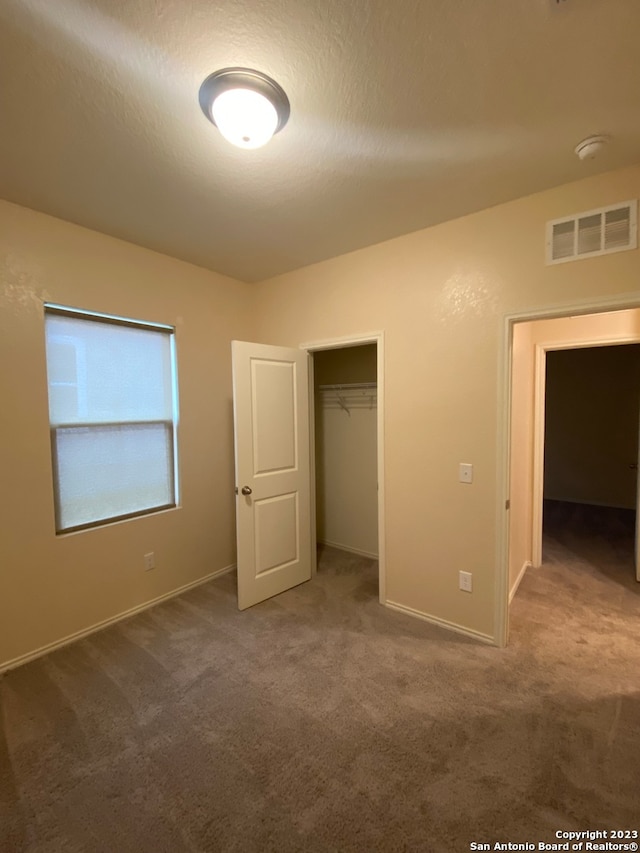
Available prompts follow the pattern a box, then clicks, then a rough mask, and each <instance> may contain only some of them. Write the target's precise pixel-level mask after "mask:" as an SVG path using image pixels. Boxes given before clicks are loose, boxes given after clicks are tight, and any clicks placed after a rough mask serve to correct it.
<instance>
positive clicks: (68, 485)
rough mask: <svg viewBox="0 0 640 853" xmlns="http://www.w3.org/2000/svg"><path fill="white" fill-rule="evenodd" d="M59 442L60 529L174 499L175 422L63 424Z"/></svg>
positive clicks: (55, 437)
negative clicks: (173, 434) (173, 432)
mask: <svg viewBox="0 0 640 853" xmlns="http://www.w3.org/2000/svg"><path fill="white" fill-rule="evenodd" d="M53 441H54V453H55V463H56V469H57V481H58V519H57V528H58V531H62V530H68V529H69V528H73V527H79V526H81V525H86V524H90V523H91V522H94V521H104V520H105V519H110V518H117V517H118V516H122V515H127V514H129V513H136V512H141V511H144V510H147V509H153V508H158V507H163V506H172V505H173V504H174V489H173V446H172V444H173V442H172V429H171V426H170V425H169V424H165V423H160V424H158V423H155V424H135V425H124V424H123V425H121V426H89V427H70V428H63V429H57V430H55V431H54V434H53Z"/></svg>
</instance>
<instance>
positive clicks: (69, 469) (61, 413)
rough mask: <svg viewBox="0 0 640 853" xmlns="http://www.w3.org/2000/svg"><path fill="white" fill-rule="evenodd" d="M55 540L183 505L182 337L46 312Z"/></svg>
mask: <svg viewBox="0 0 640 853" xmlns="http://www.w3.org/2000/svg"><path fill="white" fill-rule="evenodd" d="M45 334H46V348H47V373H48V385H49V421H50V425H51V448H52V456H53V478H54V493H55V510H56V532H57V533H68V532H70V531H72V530H80V529H82V528H85V527H93V526H96V525H99V524H106V523H107V522H110V521H115V520H117V519H123V518H130V517H132V516H136V515H142V514H145V513H149V512H155V511H157V510H161V509H168V508H169V507H174V506H176V500H177V498H176V494H177V486H176V456H177V454H176V424H177V416H176V402H177V400H176V390H175V385H176V383H175V343H174V329H173V328H172V327H170V326H158V325H153V324H151V323H144V322H139V321H135V320H125V319H122V318H119V317H110V316H106V315H100V314H91V313H85V312H82V311H77V310H74V309H70V308H63V307H61V306H58V305H45Z"/></svg>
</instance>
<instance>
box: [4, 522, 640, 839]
mask: <svg viewBox="0 0 640 853" xmlns="http://www.w3.org/2000/svg"><path fill="white" fill-rule="evenodd" d="M566 515H567V516H568V520H567V518H564V519H561V521H562V522H563V525H564V526H562V525H561V527H560V528H558V529H557V530H553V529H550V530H549V538H548V539H547V544H546V549H545V553H546V559H547V562H546V564H545V566H544V567H543V568H542V569H539V570H535V571H531V572H529V574H528V575H527V576H526V577H525V579H524V581H523V584H522V586H521V590H520V592H519V593H518V595H517V596H516V599H515V601H514V604H513V608H512V631H511V645H510V646H509V648H508V649H506V650H503V651H499V650H496V649H493V648H490V647H484V646H481V645H478V644H476V643H474V642H473V641H471V640H468V639H466V638H464V637H461V636H457V635H455V634H451V633H448V632H446V631H443V630H441V629H438V628H435V627H432V626H430V625H428V624H426V623H423V622H420V621H418V620H414V619H411V618H409V617H405V616H402V615H401V614H398V613H394V612H392V611H390V610H387V609H386V608H383V607H380V606H379V604H378V603H377V593H376V566H375V564H374V563H372V562H371V561H367V560H362V559H359V558H355V557H351V556H348V555H345V554H343V553H341V552H337V551H329V550H327V551H325V552H324V553H323V554H322V559H321V569H320V572H319V574H318V577H317V579H316V580H314V581H313V582H311V583H309V584H305V585H303V586H301V587H298V588H297V589H295V590H291V591H290V592H288V593H286V594H284V595H282V596H279V597H278V598H276V599H273V600H271V601H269V602H265V603H264V604H261V605H259V606H257V607H255V608H253V609H252V610H251V611H247V612H245V613H239V612H238V611H237V609H236V602H235V591H234V581H235V579H234V577H233V576H226V577H223V578H220V579H218V580H216V581H214V582H212V583H210V584H208V585H206V586H205V587H201V588H199V589H196V590H193V591H191V592H189V593H187V594H186V595H184V596H183V597H182V598H180V599H175V600H173V601H170V602H168V603H166V604H163V605H161V606H159V607H157V608H156V609H154V610H151V611H147V612H145V613H143V614H141V615H139V616H136V617H134V618H132V619H130V620H128V621H127V622H123V623H120V624H119V625H117V626H114V627H112V628H109V629H107V630H105V631H103V632H101V633H99V634H95V635H93V636H92V637H90V638H88V639H86V640H83V641H81V642H78V643H76V644H75V645H73V646H69V647H67V648H65V649H62V650H60V651H58V652H55V653H53V654H51V655H49V656H48V657H46V658H42V659H40V660H38V661H35V662H33V663H31V664H29V665H27V666H24V667H22V668H21V669H18V670H15V671H13V672H11V673H9V674H7V675H6V676H5V677H4V678H3V679H2V681H1V682H0V696H1V709H2V722H1V724H0V849H1V850H2V851H3V853H4V852H5V851H11V853H13V851H29V853H36V851H37V853H45V852H46V853H53V851H64V853H98V851H99V852H100V853H103V851H104V853H129V851H131V853H140V852H141V851H142V852H143V853H147V851H148V853H182V851H220V853H223V851H225V853H226V851H234V853H235V852H236V851H237V853H253V851H256V853H258V851H260V853H262V851H279V852H281V853H286V851H309V853H316V851H317V853H320V852H321V851H340V853H350V851H354V853H355V851H358V853H360V851H361V852H362V853H369V851H398V852H400V851H416V853H418V851H455V852H456V853H463V851H467V850H469V849H470V843H471V842H473V841H476V842H489V843H491V844H492V845H493V843H494V842H496V841H503V842H508V841H511V842H532V843H536V844H537V842H538V841H541V840H547V841H554V840H557V839H555V838H554V835H555V832H556V831H557V830H587V829H601V828H605V829H638V828H639V823H640V821H639V814H640V805H639V804H640V701H639V696H640V694H639V686H638V675H639V673H640V667H639V666H638V659H639V654H640V652H639V650H640V630H639V626H640V591H639V586H640V585H637V584H636V583H635V580H634V579H633V572H632V561H631V550H630V548H629V535H630V534H629V531H628V530H626V529H625V528H624V524H621V526H620V527H619V528H615V524H612V523H610V522H607V523H606V524H604V525H603V527H602V529H598V528H597V525H595V526H594V525H593V524H592V523H591V522H590V527H591V530H592V533H591V534H590V536H589V537H585V529H584V519H583V518H579V519H577V520H576V519H575V518H574V519H573V524H574V528H575V529H574V531H573V533H572V532H571V530H570V529H569V528H570V527H571V517H570V516H571V513H568V514H566ZM616 523H617V522H616ZM552 526H553V525H551V527H552ZM612 527H614V528H615V530H614V535H613V538H611V535H610V534H611V528H612ZM607 537H609V540H610V541H609V543H608V542H607ZM630 541H631V544H632V536H631V540H630ZM625 542H626V545H625V544H624V543H625ZM424 568H425V571H427V568H428V567H424Z"/></svg>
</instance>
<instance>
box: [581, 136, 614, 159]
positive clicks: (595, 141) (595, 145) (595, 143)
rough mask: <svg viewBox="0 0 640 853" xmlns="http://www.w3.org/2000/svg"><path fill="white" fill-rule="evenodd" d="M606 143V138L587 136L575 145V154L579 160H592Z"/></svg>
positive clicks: (607, 138) (607, 139) (607, 140)
mask: <svg viewBox="0 0 640 853" xmlns="http://www.w3.org/2000/svg"><path fill="white" fill-rule="evenodd" d="M608 142H609V137H608V136H588V137H587V138H586V139H583V140H582V142H579V143H578V144H577V145H576V147H575V152H576V154H577V155H578V157H579V158H580V159H581V160H593V158H594V157H597V156H598V154H599V153H600V152H601V151H602V149H603V148H604V147H605V145H606V144H607V143H608Z"/></svg>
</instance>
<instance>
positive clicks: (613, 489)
mask: <svg viewBox="0 0 640 853" xmlns="http://www.w3.org/2000/svg"><path fill="white" fill-rule="evenodd" d="M639 395H640V345H638V344H630V345H627V346H612V347H588V348H584V349H569V350H557V351H552V352H549V353H547V379H546V405H545V411H546V418H545V458H544V496H545V498H552V499H555V500H561V501H573V502H576V503H587V504H599V505H602V506H612V507H623V508H627V509H635V506H636V471H635V470H634V469H632V468H631V465H635V464H637V460H638V402H639V399H640V397H639Z"/></svg>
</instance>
